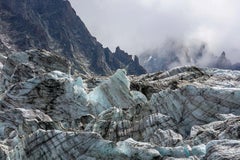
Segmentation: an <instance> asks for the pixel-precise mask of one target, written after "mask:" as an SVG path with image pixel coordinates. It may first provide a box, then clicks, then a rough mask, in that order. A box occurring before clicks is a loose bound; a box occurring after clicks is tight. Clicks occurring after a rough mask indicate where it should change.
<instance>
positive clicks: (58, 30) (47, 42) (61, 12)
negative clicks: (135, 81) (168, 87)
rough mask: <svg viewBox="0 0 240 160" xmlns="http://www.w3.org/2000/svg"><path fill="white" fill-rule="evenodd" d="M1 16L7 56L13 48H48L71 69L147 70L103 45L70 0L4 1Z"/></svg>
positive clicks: (1, 45)
mask: <svg viewBox="0 0 240 160" xmlns="http://www.w3.org/2000/svg"><path fill="white" fill-rule="evenodd" d="M0 16H1V19H0V24H1V28H0V51H3V52H4V55H5V56H6V54H9V53H10V51H25V50H29V49H45V50H47V51H51V52H53V53H55V54H58V55H61V56H63V57H64V58H66V59H68V60H69V61H70V62H71V63H72V72H74V71H77V72H80V73H84V74H94V73H95V74H100V75H109V74H112V73H113V72H114V71H115V70H117V69H118V68H126V69H127V70H131V74H142V73H145V70H144V69H143V68H142V67H141V66H140V65H139V64H138V63H136V62H134V61H133V58H132V56H127V58H123V59H124V60H127V62H126V61H121V60H120V59H121V57H120V59H119V56H118V57H115V54H114V53H112V52H111V51H110V50H109V49H108V48H103V47H102V44H101V43H99V42H98V41H97V40H96V38H95V37H93V36H92V35H91V34H90V33H89V31H88V29H87V28H86V26H85V25H84V23H83V22H82V21H81V19H80V18H79V17H78V16H77V15H76V13H75V11H74V10H73V8H72V7H71V4H70V2H69V1H66V0H44V1H40V0H30V1H25V0H24V1H23V0H21V1H19V0H11V1H9V0H1V2H0ZM124 53H125V52H124ZM123 55H125V54H123ZM131 67H134V68H135V69H133V68H131Z"/></svg>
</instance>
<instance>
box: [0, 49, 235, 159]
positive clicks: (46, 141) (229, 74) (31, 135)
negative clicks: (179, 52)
mask: <svg viewBox="0 0 240 160" xmlns="http://www.w3.org/2000/svg"><path fill="white" fill-rule="evenodd" d="M49 64H52V65H49ZM69 68H70V64H68V63H65V60H64V59H62V58H61V57H58V56H56V55H55V54H52V53H50V52H48V51H45V50H30V51H27V52H21V53H20V52H17V53H14V54H12V55H11V56H9V57H8V58H7V60H6V62H5V64H4V66H3V69H2V70H1V81H0V82H1V83H0V86H1V95H0V159H10V160H15V159H20V160H21V159H22V160H23V159H24V160H26V159H29V160H32V159H48V160H49V159H54V160H56V159H144V160H145V159H207V160H213V159H214V160H215V159H218V160H222V159H236V160H237V159H239V156H240V155H239V150H240V135H239V133H240V132H239V128H240V123H239V120H240V116H239V115H240V99H239V96H240V89H239V88H240V82H239V80H240V72H238V71H229V70H220V69H209V68H197V67H194V66H185V67H180V68H174V69H171V70H169V71H166V72H158V73H154V74H146V75H141V76H127V75H126V71H125V70H118V71H117V72H116V73H115V74H114V75H112V76H111V77H96V76H95V77H87V76H83V75H82V76H81V77H76V76H72V75H71V72H70V71H69V70H70V69H69Z"/></svg>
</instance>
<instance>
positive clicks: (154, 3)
mask: <svg viewBox="0 0 240 160" xmlns="http://www.w3.org/2000/svg"><path fill="white" fill-rule="evenodd" d="M69 1H70V2H71V3H72V6H73V8H74V9H75V10H76V12H77V14H78V15H79V16H80V18H81V19H82V20H83V22H84V23H85V24H86V26H87V28H88V29H89V30H90V32H91V33H92V34H93V35H94V36H95V37H97V39H98V40H99V41H100V42H101V43H102V44H103V45H104V46H107V47H109V48H110V49H111V50H114V49H115V47H116V46H120V47H121V48H122V49H124V50H126V51H127V52H129V53H130V54H139V53H141V52H144V51H145V50H148V49H153V48H158V47H159V46H161V45H162V44H163V43H164V42H165V41H166V40H168V39H176V40H178V41H182V42H183V43H191V42H194V41H204V42H206V43H207V44H208V47H209V49H210V50H211V51H212V52H213V53H214V54H216V55H219V54H220V53H221V52H222V51H223V50H224V51H226V53H227V56H228V57H229V58H230V59H231V60H232V61H233V62H236V61H240V1H239V0H69Z"/></svg>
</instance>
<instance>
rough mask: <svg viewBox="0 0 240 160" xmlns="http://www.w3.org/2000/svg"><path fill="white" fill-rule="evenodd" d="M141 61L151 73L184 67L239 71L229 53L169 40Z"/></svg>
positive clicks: (145, 55) (147, 52)
mask: <svg viewBox="0 0 240 160" xmlns="http://www.w3.org/2000/svg"><path fill="white" fill-rule="evenodd" d="M139 59H140V64H142V65H143V66H144V67H145V68H146V70H147V71H148V72H150V73H152V72H158V71H165V70H169V69H171V68H173V67H177V66H183V65H195V66H199V67H212V68H219V69H239V67H238V63H236V64H232V62H231V61H230V60H229V58H228V54H227V53H225V52H224V51H223V52H222V53H219V54H216V53H213V52H211V50H210V49H209V46H208V44H207V43H205V42H194V41H193V42H191V43H184V42H182V41H176V40H168V41H166V42H165V43H164V44H163V45H162V47H160V48H158V49H153V50H147V51H145V52H143V53H142V54H141V55H140V56H139Z"/></svg>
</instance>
